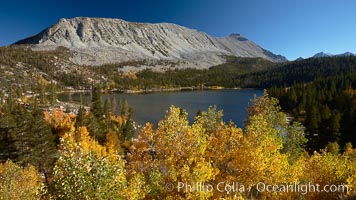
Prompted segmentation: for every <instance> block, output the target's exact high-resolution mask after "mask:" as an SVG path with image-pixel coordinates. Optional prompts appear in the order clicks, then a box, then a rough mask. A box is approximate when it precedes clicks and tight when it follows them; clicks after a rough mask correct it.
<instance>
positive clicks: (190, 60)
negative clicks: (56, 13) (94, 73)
mask: <svg viewBox="0 0 356 200" xmlns="http://www.w3.org/2000/svg"><path fill="white" fill-rule="evenodd" d="M15 44H35V45H34V47H33V48H34V49H39V50H50V49H55V48H56V47H58V46H64V47H67V48H69V49H71V50H72V51H73V57H72V61H74V62H75V63H77V64H88V65H101V64H105V63H119V62H127V61H130V60H169V61H171V62H172V63H175V65H177V66H182V67H195V68H207V67H210V66H213V65H217V64H221V63H223V62H225V60H224V58H223V57H221V55H232V56H237V57H260V58H263V59H266V60H270V61H273V62H283V61H286V58H285V57H283V56H280V55H275V54H273V53H271V52H269V51H267V50H265V49H263V48H261V47H260V46H258V45H257V44H255V43H254V42H252V41H250V40H248V39H246V38H244V37H243V36H241V35H239V34H231V35H230V36H228V37H221V38H215V37H212V36H210V35H208V34H206V33H204V32H199V31H196V30H193V29H188V28H186V27H183V26H179V25H176V24H169V23H158V24H150V23H133V22H127V21H124V20H120V19H106V18H86V17H78V18H73V19H61V20H60V21H59V22H57V23H56V24H54V25H52V26H50V27H49V28H47V29H45V30H44V31H42V32H41V33H39V34H37V35H35V36H32V37H29V38H26V39H23V40H20V41H18V42H16V43H15Z"/></svg>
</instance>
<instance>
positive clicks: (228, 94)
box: [72, 89, 263, 127]
mask: <svg viewBox="0 0 356 200" xmlns="http://www.w3.org/2000/svg"><path fill="white" fill-rule="evenodd" d="M254 95H256V96H261V95H263V91H262V90H253V89H241V90H232V89H231V90H205V91H183V92H157V93H149V94H122V93H112V94H103V99H104V100H105V99H107V98H109V99H112V98H113V97H114V96H115V99H116V100H117V101H118V100H120V99H126V100H127V101H128V103H129V106H130V107H132V108H133V110H134V116H133V118H134V120H135V121H137V122H138V123H140V124H145V123H146V122H152V123H154V124H155V125H157V123H158V122H159V121H160V120H161V119H163V118H164V116H165V114H166V111H167V110H168V109H169V107H170V106H171V105H175V106H178V107H180V108H182V109H185V110H186V111H187V112H188V114H189V121H190V122H193V120H194V116H195V114H196V113H197V112H198V110H199V109H200V110H207V108H208V107H209V106H210V105H216V106H217V108H218V109H219V110H221V109H222V110H223V113H224V117H223V119H224V121H225V122H229V121H230V120H232V121H233V122H235V124H237V125H238V126H239V127H242V124H243V120H245V119H246V117H247V113H246V111H247V106H248V102H249V101H250V99H253V97H254ZM83 97H84V100H86V101H90V94H86V95H84V96H83ZM72 99H73V100H78V99H79V98H78V94H74V95H73V96H72ZM103 102H104V101H103Z"/></svg>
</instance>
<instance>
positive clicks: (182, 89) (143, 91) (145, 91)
mask: <svg viewBox="0 0 356 200" xmlns="http://www.w3.org/2000/svg"><path fill="white" fill-rule="evenodd" d="M215 90H263V89H261V88H241V87H234V88H225V87H221V86H211V87H203V88H202V87H195V86H194V87H179V88H150V89H139V90H132V89H128V90H119V89H112V90H101V92H102V93H103V94H107V93H122V94H150V93H160V92H163V93H164V92H187V91H215ZM91 92H92V90H88V89H84V90H63V91H58V92H57V94H63V93H91Z"/></svg>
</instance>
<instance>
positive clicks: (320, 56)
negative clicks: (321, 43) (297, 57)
mask: <svg viewBox="0 0 356 200" xmlns="http://www.w3.org/2000/svg"><path fill="white" fill-rule="evenodd" d="M331 56H333V55H332V54H330V53H324V52H323V51H322V52H319V53H317V54H315V55H314V56H313V58H322V57H331Z"/></svg>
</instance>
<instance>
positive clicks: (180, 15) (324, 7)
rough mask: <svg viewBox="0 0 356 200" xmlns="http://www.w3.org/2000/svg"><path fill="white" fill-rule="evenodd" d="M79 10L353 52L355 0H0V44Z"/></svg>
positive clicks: (304, 49)
mask: <svg viewBox="0 0 356 200" xmlns="http://www.w3.org/2000/svg"><path fill="white" fill-rule="evenodd" d="M78 16H86V17H108V18H120V19H124V20H127V21H135V22H153V23H156V22H171V23H176V24H179V25H183V26H186V27H189V28H193V29H197V30H200V31H204V32H206V33H208V34H210V35H213V36H218V37H220V36H227V35H229V34H230V33H240V34H242V35H244V36H245V37H247V38H248V39H250V40H252V41H254V42H256V43H257V44H259V45H260V46H262V47H263V48H265V49H268V50H270V51H272V52H274V53H276V54H282V55H284V56H286V57H287V58H288V59H290V60H293V59H296V58H298V57H300V56H301V57H310V56H312V55H314V54H315V53H317V52H320V51H324V52H328V53H333V54H338V53H344V52H346V51H351V52H353V53H356V1H354V0H219V1H213V0H211V1H209V0H174V1H173V0H172V1H169V0H136V1H135V0H101V1H96V0H95V1H94V0H92V1H90V0H87V1H75V0H55V1H38V0H37V1H36V0H35V1H16V0H10V1H1V2H0V46H4V45H8V44H11V43H13V42H15V41H17V40H19V39H22V38H25V37H28V36H30V35H33V34H36V33H39V32H40V31H42V30H43V29H45V28H46V27H48V26H50V25H52V24H53V23H55V22H57V21H58V20H59V19H60V18H72V17H78Z"/></svg>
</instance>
